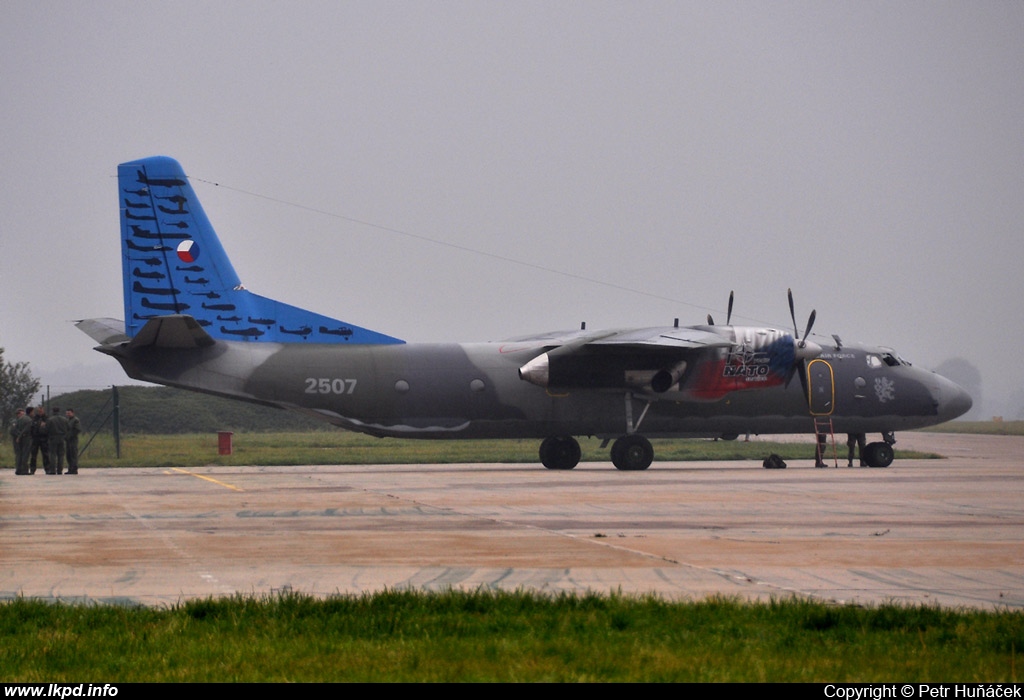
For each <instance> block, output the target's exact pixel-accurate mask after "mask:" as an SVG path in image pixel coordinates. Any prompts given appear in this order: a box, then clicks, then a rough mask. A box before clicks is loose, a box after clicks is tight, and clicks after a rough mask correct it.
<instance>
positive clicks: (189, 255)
mask: <svg viewBox="0 0 1024 700" xmlns="http://www.w3.org/2000/svg"><path fill="white" fill-rule="evenodd" d="M178 259H179V260H181V261H182V262H187V263H193V262H195V261H196V260H198V259H199V244H198V243H196V242H195V241H182V242H181V243H179V244H178Z"/></svg>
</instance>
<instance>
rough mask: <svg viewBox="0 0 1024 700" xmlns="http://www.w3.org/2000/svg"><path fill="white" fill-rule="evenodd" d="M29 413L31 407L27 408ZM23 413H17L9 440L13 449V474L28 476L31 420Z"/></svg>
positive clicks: (30, 449)
mask: <svg viewBox="0 0 1024 700" xmlns="http://www.w3.org/2000/svg"><path fill="white" fill-rule="evenodd" d="M28 411H29V413H31V411H32V407H31V406H30V407H29V408H28ZM29 413H26V412H25V411H18V417H17V419H15V421H14V426H13V427H12V428H11V438H12V439H13V441H14V445H15V447H16V449H15V468H14V473H15V474H19V475H20V474H28V473H29V466H28V459H29V455H30V454H31V453H32V418H31V416H30V415H29Z"/></svg>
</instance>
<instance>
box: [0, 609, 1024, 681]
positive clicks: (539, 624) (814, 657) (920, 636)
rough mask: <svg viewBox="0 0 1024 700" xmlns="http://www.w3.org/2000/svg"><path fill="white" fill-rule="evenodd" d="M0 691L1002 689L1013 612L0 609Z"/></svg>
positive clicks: (1013, 661) (1016, 648) (1019, 639)
mask: <svg viewBox="0 0 1024 700" xmlns="http://www.w3.org/2000/svg"><path fill="white" fill-rule="evenodd" d="M0 635H2V636H3V639H4V644H3V645H2V647H0V677H3V678H4V680H5V681H7V682H44V681H45V682H58V681H64V682H71V681H74V682H94V683H105V682H129V681H274V682H279V681H627V682H628V681H686V682H737V681H739V682H746V681H758V682H766V681H767V682H776V681H786V682H789V681H799V682H824V681H828V682H877V681H890V682H892V681H905V682H932V681H958V682H996V681H1004V682H1005V681H1012V682H1016V681H1017V680H1018V675H1017V674H1018V671H1017V669H1018V668H1020V665H1021V662H1022V659H1021V653H1020V650H1021V649H1022V647H1024V614H1022V613H1021V612H986V611H966V610H949V609H940V608H937V607H918V606H914V607H905V606H897V605H883V606H879V607H867V608H865V607H854V606H832V605H827V604H823V603H815V602H809V601H806V600H798V599H792V600H776V601H772V602H769V603H745V602H740V601H737V600H731V599H724V598H710V599H707V600H703V601H699V602H669V601H666V600H664V599H661V598H658V597H654V596H648V597H629V596H623V595H614V594H613V595H596V594H586V595H576V594H561V595H542V594H537V593H529V592H500V591H490V590H477V591H469V592H463V591H449V592H444V593H426V592H418V591H409V590H388V591H384V592H380V593H376V594H364V595H357V596H338V597H332V598H327V599H316V598H313V597H309V596H305V595H301V594H297V593H288V594H282V595H277V596H268V597H262V598H251V597H241V596H236V597H233V598H225V599H206V600H197V601H191V602H186V603H182V604H179V605H175V606H172V607H170V608H158V609H154V608H142V607H124V606H104V605H97V604H60V603H58V604H54V603H46V602H40V601H31V600H20V599H15V600H11V601H8V602H6V603H2V604H0Z"/></svg>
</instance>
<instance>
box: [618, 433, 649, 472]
mask: <svg viewBox="0 0 1024 700" xmlns="http://www.w3.org/2000/svg"><path fill="white" fill-rule="evenodd" d="M653 461H654V448H653V447H651V441H650V440H648V439H647V438H645V437H644V436H643V435H623V436H622V437H620V438H619V439H618V440H616V441H615V442H613V443H612V464H614V465H615V468H616V469H621V470H622V471H627V472H635V471H642V470H644V469H647V467H649V466H651V462H653Z"/></svg>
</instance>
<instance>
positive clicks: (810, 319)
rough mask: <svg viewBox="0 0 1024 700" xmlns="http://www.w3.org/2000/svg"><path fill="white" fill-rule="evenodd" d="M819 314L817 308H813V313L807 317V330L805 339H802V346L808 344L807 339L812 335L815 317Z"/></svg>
mask: <svg viewBox="0 0 1024 700" xmlns="http://www.w3.org/2000/svg"><path fill="white" fill-rule="evenodd" d="M817 316H818V312H817V310H815V309H811V315H810V317H809V318H808V319H807V330H805V331H804V339H803V340H801V341H800V347H804V346H806V345H807V339H808V338H809V337H810V336H811V328H812V327H813V326H814V319H815V318H817Z"/></svg>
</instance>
